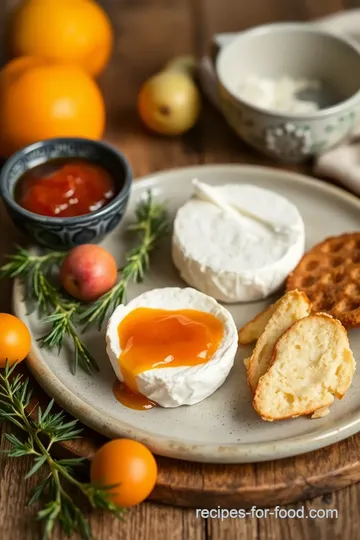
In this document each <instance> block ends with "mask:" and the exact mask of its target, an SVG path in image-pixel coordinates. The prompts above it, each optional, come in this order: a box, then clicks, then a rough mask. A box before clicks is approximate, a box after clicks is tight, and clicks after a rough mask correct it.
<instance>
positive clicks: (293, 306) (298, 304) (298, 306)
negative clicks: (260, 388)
mask: <svg viewBox="0 0 360 540" xmlns="http://www.w3.org/2000/svg"><path fill="white" fill-rule="evenodd" d="M310 311H311V305H310V301H309V299H308V297H307V296H306V294H305V293H303V292H300V291H297V290H294V291H289V292H288V293H286V294H285V295H284V296H283V297H282V298H280V300H279V301H278V302H277V304H276V309H275V310H274V313H273V315H272V317H270V319H269V321H268V323H267V325H266V327H265V330H264V332H263V333H262V334H261V336H260V337H259V339H258V340H257V343H256V346H255V349H254V351H253V353H252V355H251V357H250V360H249V362H248V367H247V378H248V383H249V386H250V388H251V391H252V393H253V394H254V393H255V390H256V387H257V385H258V382H259V379H260V377H261V376H262V375H264V373H266V371H267V370H268V368H269V366H270V361H271V357H272V353H273V349H274V345H275V343H276V342H277V340H278V339H279V337H280V336H281V335H282V334H283V333H284V332H285V331H286V330H287V329H288V328H290V326H291V325H292V324H293V323H294V322H295V321H297V320H298V319H301V318H302V317H307V316H308V315H310Z"/></svg>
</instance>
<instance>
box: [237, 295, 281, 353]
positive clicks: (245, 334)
mask: <svg viewBox="0 0 360 540" xmlns="http://www.w3.org/2000/svg"><path fill="white" fill-rule="evenodd" d="M278 303H279V300H278V301H277V302H274V304H271V306H269V307H267V308H266V309H264V311H262V312H261V313H258V314H257V315H256V317H254V318H253V319H252V320H251V321H249V322H248V323H246V324H245V326H243V327H242V328H240V330H239V334H238V336H239V343H240V345H249V344H250V343H254V341H257V340H258V339H259V337H260V336H261V334H262V333H263V331H264V330H265V326H266V325H267V323H268V322H269V320H270V317H271V316H272V314H273V313H274V311H275V309H276V306H277V305H278Z"/></svg>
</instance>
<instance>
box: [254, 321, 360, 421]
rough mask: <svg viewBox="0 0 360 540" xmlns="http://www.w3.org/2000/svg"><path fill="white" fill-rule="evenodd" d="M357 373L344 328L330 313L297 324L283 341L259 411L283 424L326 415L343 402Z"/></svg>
mask: <svg viewBox="0 0 360 540" xmlns="http://www.w3.org/2000/svg"><path fill="white" fill-rule="evenodd" d="M354 372H355V360H354V357H353V354H352V352H351V349H350V345H349V338H348V336H347V333H346V330H345V328H344V327H343V326H342V324H341V323H340V322H339V321H338V320H336V319H333V318H332V317H330V316H329V315H326V314H324V313H317V314H315V315H310V316H309V317H306V318H303V319H301V320H299V321H297V322H295V323H294V324H293V325H292V326H291V327H290V328H289V329H288V330H287V331H286V332H285V333H284V334H283V335H282V336H281V337H280V339H279V340H278V341H277V343H276V345H275V347H274V352H273V355H272V359H271V366H270V368H269V370H268V371H267V372H266V373H265V375H263V376H262V377H261V379H260V381H259V384H258V386H257V389H256V392H255V396H254V400H253V405H254V408H255V409H256V411H257V412H258V413H259V414H260V416H261V417H262V418H263V419H264V420H270V421H272V420H283V419H285V418H292V417H296V416H304V415H310V414H312V413H314V412H315V411H319V409H322V410H324V408H325V407H329V405H331V404H332V403H333V401H334V396H336V397H337V398H338V399H341V398H342V397H343V395H344V394H345V392H346V391H347V389H348V388H349V386H350V384H351V381H352V378H353V375H354Z"/></svg>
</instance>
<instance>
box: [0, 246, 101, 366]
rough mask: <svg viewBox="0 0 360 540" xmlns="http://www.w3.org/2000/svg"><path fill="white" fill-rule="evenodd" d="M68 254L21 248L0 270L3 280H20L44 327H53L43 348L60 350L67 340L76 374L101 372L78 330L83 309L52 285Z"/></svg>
mask: <svg viewBox="0 0 360 540" xmlns="http://www.w3.org/2000/svg"><path fill="white" fill-rule="evenodd" d="M65 255H66V253H62V252H50V253H47V254H45V255H34V254H32V253H30V252H29V251H28V250H26V249H24V248H22V247H18V248H17V251H16V252H15V254H14V255H10V256H7V259H8V260H9V262H8V263H7V264H5V265H4V266H3V267H2V268H0V278H4V277H10V278H14V277H18V278H19V279H21V280H22V282H23V283H24V285H25V294H26V299H27V300H29V301H30V303H32V304H35V306H36V307H37V309H38V312H39V315H40V316H41V317H44V315H45V314H48V315H47V316H45V317H44V318H43V323H44V324H49V325H50V330H49V332H48V333H47V334H45V335H44V336H42V337H41V338H40V339H39V342H40V346H41V347H48V348H49V349H52V348H53V347H58V349H59V350H60V349H61V347H62V345H63V343H64V340H65V338H66V337H68V338H69V339H70V340H71V342H72V345H73V348H74V356H73V357H72V362H71V364H70V369H71V372H72V373H73V374H75V373H76V370H77V367H78V365H80V366H81V367H82V368H83V369H84V370H85V371H87V372H88V373H92V371H93V370H94V369H95V370H97V371H98V370H99V368H98V366H97V364H96V362H95V360H94V358H93V357H92V356H91V354H90V352H89V350H88V349H87V347H86V345H85V344H84V343H83V341H82V340H81V339H80V338H79V336H78V334H77V332H76V329H75V317H76V314H77V312H78V311H79V309H80V304H79V302H76V301H73V300H68V299H67V298H65V297H64V296H63V295H62V294H61V293H60V292H59V290H58V289H57V288H56V287H55V285H53V283H52V281H51V275H52V273H53V271H54V269H55V267H56V266H57V265H58V264H59V262H61V261H62V260H63V258H64V257H65Z"/></svg>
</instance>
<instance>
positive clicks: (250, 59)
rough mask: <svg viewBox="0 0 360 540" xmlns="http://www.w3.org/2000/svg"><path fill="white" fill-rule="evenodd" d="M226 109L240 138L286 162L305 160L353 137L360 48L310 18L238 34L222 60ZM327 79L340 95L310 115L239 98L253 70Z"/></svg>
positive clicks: (359, 97) (359, 104)
mask: <svg viewBox="0 0 360 540" xmlns="http://www.w3.org/2000/svg"><path fill="white" fill-rule="evenodd" d="M216 72H217V78H218V81H219V86H220V88H219V94H220V102H221V107H222V110H223V113H224V115H225V117H226V119H227V121H228V123H229V124H230V125H231V126H232V128H233V129H234V130H235V131H236V132H237V134H238V135H240V137H242V138H243V139H244V140H245V141H246V142H247V143H249V144H250V145H252V146H254V147H255V148H257V149H258V150H260V151H262V152H264V153H266V154H268V155H270V156H272V157H274V158H278V159H281V160H284V161H302V160H304V159H306V158H308V157H310V156H314V155H316V154H318V153H321V152H323V151H324V150H327V149H328V148H330V147H332V146H335V145H336V144H338V143H339V142H340V141H342V140H343V139H345V138H346V137H348V136H349V135H350V134H351V132H352V130H353V128H354V125H355V123H356V122H357V121H358V119H359V113H360V52H359V49H357V47H356V45H354V44H353V43H352V42H351V41H349V40H348V39H343V38H340V37H337V36H335V35H333V34H330V33H328V32H326V31H324V30H321V29H317V28H316V27H314V26H311V25H308V24H304V23H277V24H269V25H265V26H260V27H256V28H253V29H250V30H247V31H245V32H243V33H241V34H239V35H237V36H236V37H235V38H234V39H233V40H232V41H231V42H230V43H229V44H228V45H226V46H225V47H224V48H222V49H221V51H220V52H219V54H218V56H217V59H216ZM250 74H251V75H257V76H260V77H264V78H275V79H276V78H278V77H281V76H283V75H286V76H289V77H291V78H294V79H299V78H306V79H315V80H319V81H321V82H322V83H323V84H324V86H325V87H327V88H330V89H331V91H332V92H333V94H334V95H335V96H336V97H337V100H336V102H335V103H334V104H331V106H329V107H326V108H322V109H320V110H318V111H315V112H313V113H310V114H306V115H304V114H293V113H291V114H290V113H289V114H283V113H279V112H276V111H270V110H266V109H261V108H260V107H257V106H255V105H252V104H250V103H248V102H245V101H244V100H242V99H241V98H239V96H238V93H239V87H240V85H241V83H242V81H243V80H244V79H245V78H246V77H247V76H248V75H250Z"/></svg>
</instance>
